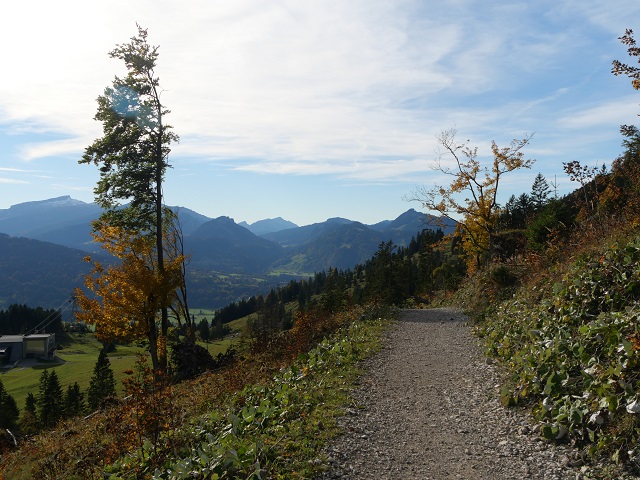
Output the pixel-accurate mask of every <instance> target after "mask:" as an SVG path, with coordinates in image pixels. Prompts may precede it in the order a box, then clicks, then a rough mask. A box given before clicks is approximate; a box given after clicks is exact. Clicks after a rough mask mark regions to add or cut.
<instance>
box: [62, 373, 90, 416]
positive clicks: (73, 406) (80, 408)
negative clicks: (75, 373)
mask: <svg viewBox="0 0 640 480" xmlns="http://www.w3.org/2000/svg"><path fill="white" fill-rule="evenodd" d="M84 410H85V404H84V394H83V393H82V392H81V391H80V385H78V382H74V384H73V385H69V387H68V388H67V393H66V394H65V397H64V416H65V417H67V418H72V417H77V416H78V415H82V414H83V413H84Z"/></svg>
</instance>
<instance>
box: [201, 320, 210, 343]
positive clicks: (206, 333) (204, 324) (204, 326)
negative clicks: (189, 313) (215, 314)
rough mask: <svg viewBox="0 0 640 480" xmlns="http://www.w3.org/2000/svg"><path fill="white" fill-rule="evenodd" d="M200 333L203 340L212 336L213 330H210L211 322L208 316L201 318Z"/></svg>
mask: <svg viewBox="0 0 640 480" xmlns="http://www.w3.org/2000/svg"><path fill="white" fill-rule="evenodd" d="M198 333H200V339H201V340H203V341H205V342H206V341H207V340H209V338H211V331H210V330H209V322H208V321H207V319H206V318H203V319H202V320H200V323H198Z"/></svg>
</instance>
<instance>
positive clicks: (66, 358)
mask: <svg viewBox="0 0 640 480" xmlns="http://www.w3.org/2000/svg"><path fill="white" fill-rule="evenodd" d="M195 317H196V321H199V320H198V318H199V317H200V319H201V318H207V319H208V320H209V321H210V320H211V318H212V317H213V311H209V310H199V311H198V313H196V314H195ZM245 324H246V319H240V320H235V321H233V322H231V323H230V324H229V325H230V327H231V331H232V334H231V335H229V336H227V337H226V338H225V339H223V340H218V341H215V342H208V343H202V342H199V343H200V345H202V346H203V347H204V348H206V349H207V350H208V351H209V353H211V355H213V356H214V357H215V356H216V355H217V354H218V353H222V352H225V351H226V350H227V348H228V347H229V346H230V345H232V344H234V343H238V342H239V341H240V337H241V332H242V330H243V328H244V325H245ZM58 341H59V344H58V353H57V357H58V358H59V359H60V361H43V360H40V361H37V363H33V364H29V366H27V367H20V365H18V367H17V368H13V369H10V370H8V371H7V370H0V372H4V373H0V380H1V381H2V383H3V385H4V387H5V389H6V391H7V392H8V393H9V394H10V395H11V396H13V398H14V399H15V401H16V403H17V404H18V407H19V408H20V410H22V409H23V408H24V403H25V399H26V398H27V394H28V393H29V392H31V393H33V394H34V395H37V394H38V387H39V383H40V375H41V374H42V370H44V369H52V370H53V369H55V372H56V374H57V375H58V379H59V380H60V384H61V386H62V390H63V392H66V391H67V387H68V386H69V385H72V384H73V383H74V382H78V384H79V385H80V389H81V390H82V391H83V392H86V390H87V388H88V387H89V383H90V381H91V376H92V375H93V367H94V366H95V364H96V361H97V359H98V354H99V353H100V349H101V348H102V344H101V343H100V342H98V341H97V340H96V339H95V337H94V336H93V335H92V334H90V333H70V334H68V336H66V338H61V339H60V340H58ZM139 353H144V349H143V348H141V347H137V346H135V345H117V346H116V349H115V351H113V352H111V353H109V361H110V362H111V369H112V370H113V374H114V377H115V379H116V389H117V390H118V394H122V393H123V391H124V388H123V386H122V380H123V379H124V378H126V377H127V375H126V374H125V373H124V372H125V371H126V370H130V369H132V368H133V367H134V365H135V362H136V359H137V356H138V354H139ZM85 398H86V397H85Z"/></svg>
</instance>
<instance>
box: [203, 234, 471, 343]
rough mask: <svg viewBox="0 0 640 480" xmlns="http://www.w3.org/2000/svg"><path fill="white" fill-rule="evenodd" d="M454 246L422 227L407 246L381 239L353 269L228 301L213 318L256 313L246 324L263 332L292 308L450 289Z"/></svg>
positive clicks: (458, 274)
mask: <svg viewBox="0 0 640 480" xmlns="http://www.w3.org/2000/svg"><path fill="white" fill-rule="evenodd" d="M459 250H460V249H459V242H458V241H457V240H456V238H448V237H447V238H445V235H444V234H443V232H442V230H440V229H438V230H430V229H425V230H423V231H422V232H420V233H419V234H418V235H416V236H415V237H413V238H412V240H411V242H410V243H409V245H408V246H406V247H397V246H396V245H394V243H393V242H391V241H389V242H386V243H381V244H380V246H379V248H378V251H377V252H376V253H375V255H374V256H373V257H372V258H371V259H370V260H368V261H367V262H365V263H364V264H359V265H357V266H355V268H354V269H346V270H338V269H333V268H329V270H328V271H321V272H318V273H316V274H315V275H314V276H313V277H310V278H308V279H304V280H291V281H290V282H289V283H288V284H287V285H284V286H282V287H279V288H274V289H272V290H271V291H270V292H269V293H268V294H267V295H266V296H263V295H257V296H252V297H250V298H248V299H243V300H240V301H238V302H233V303H231V304H229V305H227V306H226V307H224V308H221V309H220V310H217V311H216V313H215V315H214V318H213V322H212V324H214V325H215V324H218V325H219V324H226V323H229V322H231V321H233V320H236V319H238V318H242V317H246V316H249V315H252V314H256V318H254V319H252V320H251V321H250V328H251V329H252V330H253V331H254V333H266V332H273V331H275V330H286V329H288V328H290V327H291V326H292V325H293V321H294V311H298V312H305V311H309V310H313V309H320V310H323V311H327V312H330V313H331V312H336V311H338V310H340V309H342V308H344V307H346V306H349V305H362V304H365V303H368V302H377V303H382V304H388V305H392V304H396V305H400V304H402V303H404V302H406V301H407V300H408V299H413V300H415V301H417V302H422V303H428V302H429V297H430V296H431V295H432V294H433V293H434V292H436V291H442V290H445V291H446V290H447V289H453V288H455V287H456V286H457V285H458V284H459V282H460V281H462V279H463V278H464V276H465V274H466V266H465V263H464V261H463V260H462V259H461V258H460V255H459ZM292 304H293V305H295V307H294V308H291V305H292Z"/></svg>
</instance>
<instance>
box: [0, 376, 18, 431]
mask: <svg viewBox="0 0 640 480" xmlns="http://www.w3.org/2000/svg"><path fill="white" fill-rule="evenodd" d="M19 417H20V411H19V410H18V405H17V404H16V401H15V399H14V398H13V397H12V396H11V395H9V393H8V392H7V391H6V390H5V388H4V384H3V383H2V381H1V380H0V428H8V429H13V428H15V426H16V423H17V421H18V418H19Z"/></svg>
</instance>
